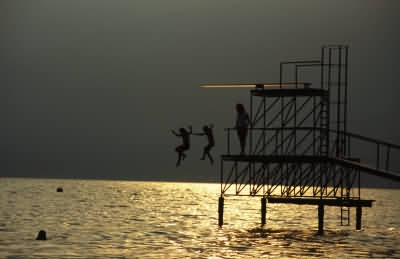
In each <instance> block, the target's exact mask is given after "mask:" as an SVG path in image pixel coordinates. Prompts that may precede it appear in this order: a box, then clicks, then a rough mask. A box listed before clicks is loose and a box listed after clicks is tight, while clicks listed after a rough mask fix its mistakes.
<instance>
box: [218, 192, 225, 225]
mask: <svg viewBox="0 0 400 259" xmlns="http://www.w3.org/2000/svg"><path fill="white" fill-rule="evenodd" d="M223 224H224V197H222V196H221V197H219V199H218V226H220V227H222V225H223Z"/></svg>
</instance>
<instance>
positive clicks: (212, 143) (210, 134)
mask: <svg viewBox="0 0 400 259" xmlns="http://www.w3.org/2000/svg"><path fill="white" fill-rule="evenodd" d="M212 128H213V125H212V124H210V126H207V125H204V126H203V132H202V133H193V135H197V136H207V140H208V144H207V146H205V147H204V150H203V155H202V157H201V158H200V159H201V160H204V159H205V158H206V155H207V157H208V158H209V159H210V162H211V164H213V163H214V159H213V157H212V156H211V153H210V150H211V149H212V148H213V147H214V146H215V141H214V134H213V131H212Z"/></svg>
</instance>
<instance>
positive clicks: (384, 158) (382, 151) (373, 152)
mask: <svg viewBox="0 0 400 259" xmlns="http://www.w3.org/2000/svg"><path fill="white" fill-rule="evenodd" d="M324 130H325V131H326V129H323V128H319V127H285V128H249V132H248V134H249V135H250V134H252V132H251V131H259V132H262V133H261V134H263V135H261V137H260V139H261V138H265V140H262V141H260V139H259V140H258V142H256V141H253V143H247V147H246V148H247V152H246V154H247V155H271V154H278V153H277V152H278V150H281V149H280V148H281V146H280V145H282V144H281V141H280V139H279V138H280V137H281V135H280V134H279V133H280V132H282V131H297V132H301V131H303V132H313V131H315V132H322V131H324ZM225 131H226V132H227V149H226V154H227V155H233V152H232V144H231V143H232V140H231V138H232V136H231V134H232V132H234V133H236V128H226V129H225ZM266 132H270V134H269V135H268V137H266ZM304 134H305V135H304V136H305V137H304V138H303V140H301V141H298V142H297V143H296V145H298V144H304V143H300V142H306V140H305V138H306V137H308V136H309V135H308V134H306V133H304ZM329 134H330V135H331V138H330V140H331V144H332V145H331V150H330V152H329V154H328V156H329V157H330V158H339V159H344V160H348V161H351V159H353V158H357V159H359V161H360V162H359V164H360V165H361V166H362V165H365V166H368V167H369V168H372V169H376V170H377V171H381V172H391V173H394V174H398V175H399V177H400V161H399V162H398V163H397V164H395V162H396V161H397V160H396V159H395V158H398V157H400V145H396V144H393V143H389V142H387V141H382V140H378V139H374V138H370V137H365V136H362V135H359V134H355V133H350V132H342V131H336V130H332V129H330V130H329ZM337 136H343V137H344V141H345V142H346V145H344V147H345V148H346V150H339V151H338V150H337V149H338V147H337V143H338V141H336V139H335V138H334V137H337ZM320 138H321V135H320V134H317V137H316V138H313V137H312V136H311V135H310V138H309V139H308V141H309V142H310V143H308V146H307V148H306V149H305V150H306V152H307V151H309V150H312V147H313V146H318V143H319V142H318V141H320ZM254 139H255V138H253V140H254ZM248 141H249V137H248ZM285 141H286V139H285ZM285 141H284V142H283V144H286V143H285ZM260 143H261V144H260ZM264 143H265V144H266V145H267V146H270V147H272V150H275V153H274V152H269V154H268V153H265V152H263V150H265V149H266V148H267V146H263V145H264ZM253 144H256V145H255V146H253ZM260 145H261V148H260ZM342 148H343V147H342ZM238 150H239V148H238ZM288 154H289V152H288ZM319 154H320V152H316V153H315V154H313V155H319ZM280 155H287V154H280ZM295 155H296V154H295ZM297 155H304V153H301V152H299V153H298V154H297Z"/></svg>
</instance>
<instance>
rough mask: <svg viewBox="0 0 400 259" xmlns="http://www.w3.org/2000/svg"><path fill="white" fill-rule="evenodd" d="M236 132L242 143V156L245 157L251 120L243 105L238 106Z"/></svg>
mask: <svg viewBox="0 0 400 259" xmlns="http://www.w3.org/2000/svg"><path fill="white" fill-rule="evenodd" d="M236 112H237V114H236V125H235V128H236V131H237V135H238V137H239V142H240V154H241V155H244V153H245V147H246V138H247V132H248V128H249V124H250V118H249V115H248V114H247V112H246V110H245V108H244V106H243V104H241V103H238V104H236Z"/></svg>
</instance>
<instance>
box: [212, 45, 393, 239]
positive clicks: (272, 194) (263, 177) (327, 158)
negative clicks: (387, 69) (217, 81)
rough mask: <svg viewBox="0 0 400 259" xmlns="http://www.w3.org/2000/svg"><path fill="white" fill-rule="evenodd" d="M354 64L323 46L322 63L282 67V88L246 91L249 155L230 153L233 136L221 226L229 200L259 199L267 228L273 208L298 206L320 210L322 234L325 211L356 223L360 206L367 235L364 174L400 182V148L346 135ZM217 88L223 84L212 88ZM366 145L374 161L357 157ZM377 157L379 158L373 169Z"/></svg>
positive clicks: (224, 159)
mask: <svg viewBox="0 0 400 259" xmlns="http://www.w3.org/2000/svg"><path fill="white" fill-rule="evenodd" d="M348 57H349V47H348V46H345V45H327V46H323V47H322V49H321V57H320V59H318V60H302V61H290V62H281V63H280V80H279V82H277V83H272V84H271V83H268V84H266V83H254V84H244V85H243V86H246V87H252V88H251V89H250V120H251V124H250V128H249V133H248V145H247V149H248V150H247V152H246V154H236V153H235V152H234V151H233V150H232V148H231V147H232V143H231V142H232V141H231V140H232V139H233V138H232V134H233V133H235V131H236V129H234V128H229V129H226V134H227V151H226V154H223V155H222V156H221V170H220V182H221V196H220V199H219V225H220V226H222V224H223V208H224V198H225V197H229V196H259V197H261V223H262V224H265V223H266V217H265V214H266V204H267V202H268V203H291V204H307V205H317V206H318V219H319V223H318V231H319V233H323V218H324V206H337V207H339V208H340V222H341V224H342V225H343V224H349V223H350V221H349V220H350V208H351V207H355V208H356V228H357V229H360V228H361V215H362V208H363V207H371V206H372V203H373V200H363V199H361V192H360V189H361V182H360V178H361V173H362V172H366V173H371V174H374V175H377V176H381V177H386V178H390V179H392V180H396V181H400V174H399V173H396V171H395V170H393V168H392V165H391V163H390V162H391V161H390V158H391V153H393V152H394V151H400V146H398V145H394V144H390V143H387V142H383V141H379V140H375V139H371V138H367V137H363V136H360V135H357V134H353V133H350V132H348V130H347V119H348V117H347V113H348V91H347V89H348ZM240 85H241V84H236V86H238V87H239V86H240ZM215 86H217V87H219V86H223V85H208V86H205V87H215ZM360 142H361V143H367V144H368V145H370V146H372V149H370V151H371V152H369V155H367V157H368V159H363V157H360V155H357V156H356V155H354V154H353V153H354V152H352V149H354V150H356V148H354V147H353V143H355V144H356V145H357V143H360ZM356 153H357V152H356ZM371 153H372V154H374V155H375V157H376V160H375V161H373V162H371V159H369V158H370V157H371ZM392 160H393V159H392ZM371 163H375V165H371Z"/></svg>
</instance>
